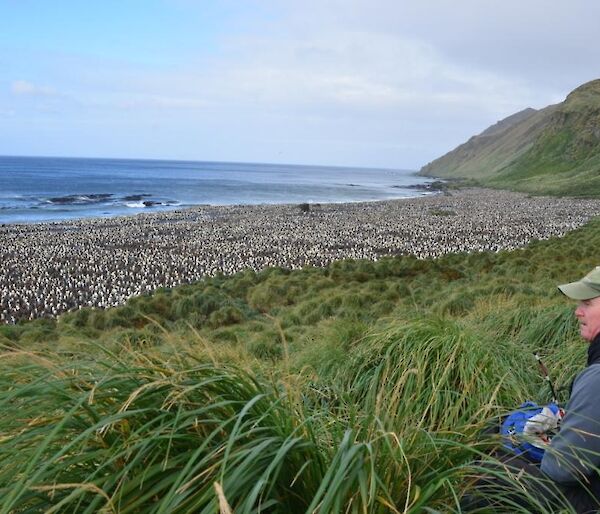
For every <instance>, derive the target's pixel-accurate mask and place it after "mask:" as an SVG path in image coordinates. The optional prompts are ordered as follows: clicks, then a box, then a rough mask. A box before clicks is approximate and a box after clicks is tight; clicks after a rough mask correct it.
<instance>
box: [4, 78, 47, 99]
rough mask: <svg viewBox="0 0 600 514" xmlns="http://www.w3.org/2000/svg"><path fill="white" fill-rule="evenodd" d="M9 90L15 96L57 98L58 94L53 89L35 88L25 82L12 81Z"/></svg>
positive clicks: (33, 85)
mask: <svg viewBox="0 0 600 514" xmlns="http://www.w3.org/2000/svg"><path fill="white" fill-rule="evenodd" d="M10 90H11V92H12V93H13V94H15V95H31V96H58V93H57V92H56V91H55V90H54V89H52V88H50V87H45V86H36V85H35V84H32V83H31V82H28V81H26V80H15V81H13V82H12V84H11V86H10Z"/></svg>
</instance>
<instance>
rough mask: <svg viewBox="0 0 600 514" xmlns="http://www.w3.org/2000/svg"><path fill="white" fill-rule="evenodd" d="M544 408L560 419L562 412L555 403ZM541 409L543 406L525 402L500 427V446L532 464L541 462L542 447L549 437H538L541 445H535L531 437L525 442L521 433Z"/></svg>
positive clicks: (544, 435)
mask: <svg viewBox="0 0 600 514" xmlns="http://www.w3.org/2000/svg"><path fill="white" fill-rule="evenodd" d="M545 407H548V409H550V411H551V413H552V414H553V415H554V416H556V417H557V418H558V419H559V420H560V418H562V415H563V411H562V409H560V407H559V406H558V405H557V404H556V403H549V404H548V405H546V406H545ZM543 409H544V406H539V405H538V404H536V403H534V402H525V403H523V404H522V405H521V406H520V407H519V408H518V409H517V410H515V411H513V412H511V413H510V414H509V415H508V416H507V417H506V419H505V420H504V421H503V423H502V426H501V427H500V435H501V436H502V444H503V445H504V447H505V448H506V449H508V450H510V451H511V452H512V453H514V454H516V455H518V456H521V457H525V458H527V459H529V460H530V461H532V462H536V463H537V462H541V460H542V457H543V456H544V452H545V450H544V448H543V446H544V445H545V444H548V443H549V437H548V436H547V435H546V434H543V435H540V437H539V441H540V443H541V444H539V445H535V444H532V443H531V442H530V440H531V437H529V438H528V439H529V440H526V438H525V437H524V436H523V432H524V430H525V425H526V424H527V422H528V421H529V420H530V419H531V418H533V417H534V416H536V415H538V414H540V413H541V412H542V411H543Z"/></svg>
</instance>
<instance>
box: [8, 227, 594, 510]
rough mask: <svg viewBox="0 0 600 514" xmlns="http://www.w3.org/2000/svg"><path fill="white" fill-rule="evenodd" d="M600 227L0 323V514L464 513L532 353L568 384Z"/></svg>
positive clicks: (533, 393)
mask: <svg viewBox="0 0 600 514" xmlns="http://www.w3.org/2000/svg"><path fill="white" fill-rule="evenodd" d="M599 229H600V222H599V221H593V222H591V223H589V224H588V225H587V226H586V227H584V228H583V229H580V230H578V231H576V232H573V233H571V234H569V235H567V236H566V237H564V238H562V239H560V240H552V241H546V242H536V243H534V244H532V245H530V246H529V247H528V248H526V249H523V250H518V251H514V252H504V253H499V254H489V253H482V254H471V255H467V254H462V255H450V256H446V257H443V258H440V259H437V260H431V261H418V260H416V259H414V258H409V257H403V258H395V259H384V260H382V261H379V262H375V263H373V262H360V261H358V262H353V261H343V262H339V263H336V264H334V265H332V266H330V267H328V268H325V269H305V270H301V271H294V272H290V271H286V270H280V269H270V270H266V271H264V272H262V273H258V274H255V273H251V272H245V273H241V274H238V275H236V276H233V277H229V278H227V277H216V278H214V279H209V280H206V281H203V282H200V283H198V284H194V285H189V286H182V287H179V288H176V289H173V290H161V291H157V292H156V293H155V294H153V295H151V296H145V297H139V298H134V299H132V300H131V301H130V302H129V303H128V304H127V305H125V306H123V307H120V308H116V309H111V310H108V311H101V310H94V309H84V310H81V311H77V312H74V313H69V314H66V315H63V316H62V317H61V318H59V320H58V321H54V320H38V321H35V322H30V323H24V324H20V325H16V326H2V327H0V343H1V344H2V347H3V350H2V353H1V354H0V371H1V372H0V407H1V409H2V414H3V415H2V418H1V420H0V459H1V462H2V466H1V467H0V513H9V512H90V513H91V512H119V513H126V512H131V513H133V512H135V513H137V512H156V513H159V512H164V513H167V512H168V513H171V512H205V513H213V512H222V513H226V512H235V513H254V512H269V513H275V512H277V513H288V512H289V513H296V512H298V513H304V512H320V513H333V512H356V513H359V512H361V513H385V512H452V511H456V512H457V511H459V506H458V498H459V497H460V496H461V494H462V492H463V491H464V490H465V489H466V488H468V486H469V484H470V483H471V481H472V480H471V477H472V475H473V474H474V473H475V472H476V471H477V469H476V466H475V465H474V464H473V462H474V459H475V458H477V457H480V456H482V455H485V451H486V450H487V449H488V448H489V445H490V440H489V439H488V440H483V438H482V437H481V436H480V435H479V434H480V431H481V429H482V427H484V426H485V425H486V423H487V422H488V421H489V420H490V419H491V418H493V417H494V416H497V415H499V414H502V413H503V412H506V410H507V409H510V408H513V407H514V406H515V405H518V404H519V403H521V402H522V401H524V400H527V399H532V400H536V401H539V402H545V401H548V400H549V394H548V391H547V390H546V388H545V385H544V383H543V381H542V380H541V378H540V377H539V375H538V373H537V371H536V367H535V366H536V364H535V360H534V358H533V356H532V353H533V352H534V351H540V352H541V353H542V355H543V356H544V358H545V361H546V364H547V365H548V367H549V368H550V371H551V374H552V376H553V378H554V379H555V381H556V383H557V384H558V385H559V386H567V385H568V383H569V381H570V379H571V378H572V376H573V375H574V374H575V373H576V372H577V371H578V370H579V369H580V368H581V367H582V366H583V364H584V360H585V359H584V354H585V350H586V348H585V345H584V344H582V343H581V342H579V340H578V336H577V329H576V324H575V322H574V319H573V316H572V310H573V306H572V305H571V304H569V303H568V302H567V301H566V300H564V299H563V298H561V297H560V295H559V294H558V293H557V292H556V289H555V286H556V284H557V283H561V282H565V281H569V280H572V279H576V278H579V277H580V276H581V275H582V274H583V273H585V272H587V271H589V269H591V267H592V266H594V265H596V264H597V261H596V260H595V259H596V257H595V255H596V252H597V248H598V247H599V245H600V231H599ZM497 500H498V501H501V499H497ZM511 501H512V500H511V499H510V498H507V499H506V500H505V502H504V505H503V506H499V507H498V508H497V509H496V511H497V512H516V511H518V510H519V509H520V508H519V507H518V506H515V505H514V504H511ZM521 509H522V510H523V511H524V512H525V511H531V509H530V508H529V509H525V508H521ZM538 510H540V511H543V510H544V509H543V506H539V508H538Z"/></svg>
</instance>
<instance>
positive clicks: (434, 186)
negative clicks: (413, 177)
mask: <svg viewBox="0 0 600 514" xmlns="http://www.w3.org/2000/svg"><path fill="white" fill-rule="evenodd" d="M392 187H396V188H400V189H413V190H416V191H445V190H446V189H447V188H448V185H447V184H446V182H444V181H443V180H434V181H433V182H427V183H426V184H411V185H409V186H392Z"/></svg>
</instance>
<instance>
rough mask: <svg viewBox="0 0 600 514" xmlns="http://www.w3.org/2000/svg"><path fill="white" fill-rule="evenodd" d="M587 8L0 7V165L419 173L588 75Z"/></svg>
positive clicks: (42, 0) (279, 1)
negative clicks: (127, 161) (177, 164)
mask: <svg viewBox="0 0 600 514" xmlns="http://www.w3.org/2000/svg"><path fill="white" fill-rule="evenodd" d="M598 20H600V2H597V1H596V0H571V1H570V2H564V1H560V2H559V1H558V0H543V1H542V0H528V1H527V2H523V1H522V0H520V1H516V0H503V1H502V2H499V1H489V0H453V1H450V0H421V1H419V2H417V1H414V0H412V1H408V0H294V1H292V0H236V1H234V0H220V1H217V0H143V1H142V0H119V1H117V0H102V1H99V0H89V1H81V0H77V1H72V0H52V1H47V0H0V155H43V156H80V157H121V158H149V159H182V160H200V161H230V162H268V163H294V164H322V165H340V166H363V167H385V168H393V169H418V168H420V167H421V166H423V165H425V164H426V163H428V162H429V161H431V160H433V159H435V158H436V157H439V156H441V155H443V154H444V153H446V152H447V151H449V150H451V149H453V148H454V147H456V146H457V145H459V144H460V143H462V142H464V141H466V140H467V139H468V138H469V137H470V136H472V135H474V134H477V133H479V132H481V131H482V130H484V129H485V128H487V127H488V126H489V125H491V124H493V123H495V122H496V121H498V120H500V119H502V118H504V117H506V116H509V115H511V114H513V113H515V112H517V111H520V110H522V109H525V108H527V107H533V108H542V107H545V106H546V105H549V104H552V103H557V102H560V101H562V100H564V98H565V96H566V95H567V94H568V93H569V92H570V91H571V90H573V89H574V88H576V87H577V86H579V85H581V84H583V83H585V82H587V81H589V80H593V79H596V78H600V70H599V69H598V68H597V66H598V63H600V44H598V38H597V26H598Z"/></svg>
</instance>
